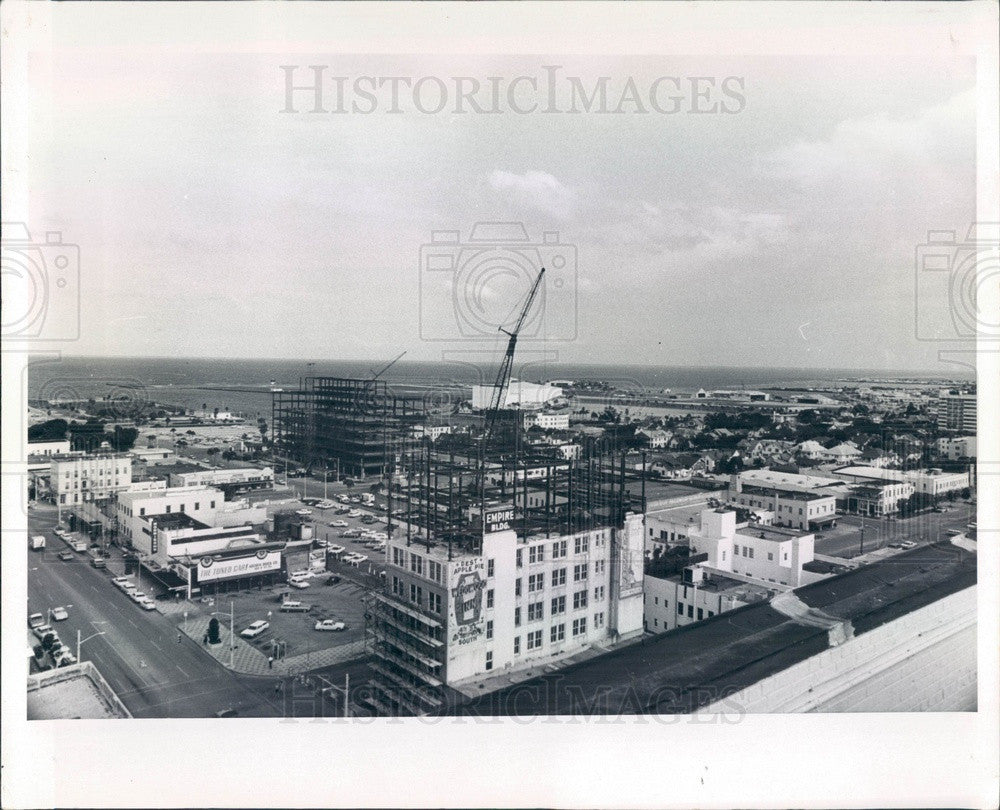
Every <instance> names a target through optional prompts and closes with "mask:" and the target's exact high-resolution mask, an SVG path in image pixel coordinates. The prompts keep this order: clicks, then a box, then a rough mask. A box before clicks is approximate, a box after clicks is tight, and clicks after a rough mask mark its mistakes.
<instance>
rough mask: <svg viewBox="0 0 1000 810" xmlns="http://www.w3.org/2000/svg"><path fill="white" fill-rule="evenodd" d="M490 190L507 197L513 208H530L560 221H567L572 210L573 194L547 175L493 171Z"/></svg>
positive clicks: (490, 177) (528, 172)
mask: <svg viewBox="0 0 1000 810" xmlns="http://www.w3.org/2000/svg"><path fill="white" fill-rule="evenodd" d="M489 184H490V187H491V188H492V189H493V190H494V191H498V192H501V193H502V194H505V195H507V196H508V198H509V200H510V202H513V203H514V204H516V205H519V206H524V207H526V208H532V209H534V210H536V211H541V212H542V213H545V214H549V215H550V216H553V217H555V218H556V219H560V220H564V221H565V220H568V219H570V217H571V216H572V215H573V212H574V209H575V199H574V198H575V195H574V192H573V190H572V189H571V188H568V187H567V186H564V185H563V184H562V183H561V182H559V180H557V179H556V178H555V177H553V176H552V175H551V174H549V173H548V172H539V171H527V172H524V174H515V173H513V172H507V171H502V170H499V169H498V170H496V171H494V172H493V173H492V174H490V176H489Z"/></svg>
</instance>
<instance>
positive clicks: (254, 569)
mask: <svg viewBox="0 0 1000 810" xmlns="http://www.w3.org/2000/svg"><path fill="white" fill-rule="evenodd" d="M279 568H281V552H280V551H267V550H261V551H258V552H257V553H256V554H253V555H251V556H249V557H236V558H231V559H222V560H219V559H216V558H214V557H212V556H211V555H209V556H205V557H202V558H201V559H200V560H198V581H199V582H211V581H212V580H217V579H230V578H232V577H243V576H248V575H251V574H266V573H267V572H269V571H277V570H278V569H279Z"/></svg>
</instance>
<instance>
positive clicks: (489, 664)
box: [486, 650, 493, 671]
mask: <svg viewBox="0 0 1000 810" xmlns="http://www.w3.org/2000/svg"><path fill="white" fill-rule="evenodd" d="M486 669H487V671H489V670H491V669H493V650H488V651H487V652H486Z"/></svg>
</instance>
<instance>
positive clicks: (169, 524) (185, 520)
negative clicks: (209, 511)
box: [142, 512, 210, 531]
mask: <svg viewBox="0 0 1000 810" xmlns="http://www.w3.org/2000/svg"><path fill="white" fill-rule="evenodd" d="M142 520H145V521H146V522H147V523H152V522H153V521H154V520H155V521H156V528H157V529H165V530H167V531H170V530H173V529H208V528H210V527H209V525H208V524H207V523H202V522H201V521H200V520H195V519H194V518H193V517H191V516H190V515H189V514H187V513H186V512H164V513H162V514H159V515H144V516H143V517H142Z"/></svg>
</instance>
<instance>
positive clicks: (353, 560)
mask: <svg viewBox="0 0 1000 810" xmlns="http://www.w3.org/2000/svg"><path fill="white" fill-rule="evenodd" d="M367 559H368V555H367V554H358V553H357V552H354V553H353V554H348V555H347V556H345V557H344V562H346V563H349V564H351V565H359V564H360V563H363V562H364V561H365V560H367Z"/></svg>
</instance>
